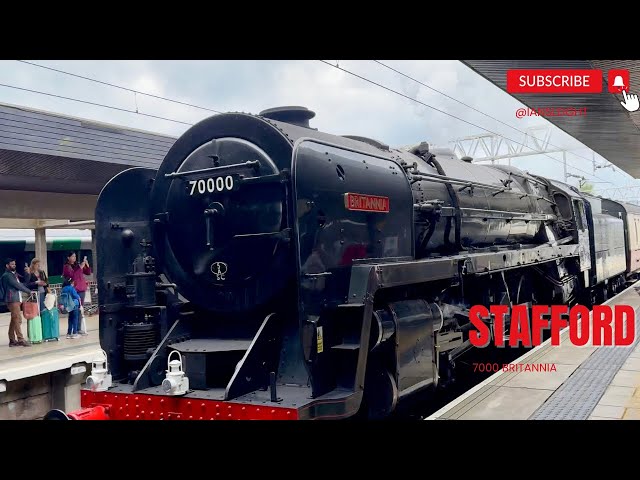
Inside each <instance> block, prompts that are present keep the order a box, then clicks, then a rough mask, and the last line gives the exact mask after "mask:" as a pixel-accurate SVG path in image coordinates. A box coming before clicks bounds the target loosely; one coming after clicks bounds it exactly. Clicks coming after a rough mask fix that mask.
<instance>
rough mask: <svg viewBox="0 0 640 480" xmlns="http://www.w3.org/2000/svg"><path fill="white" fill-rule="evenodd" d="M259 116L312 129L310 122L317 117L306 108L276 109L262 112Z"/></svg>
mask: <svg viewBox="0 0 640 480" xmlns="http://www.w3.org/2000/svg"><path fill="white" fill-rule="evenodd" d="M258 115H260V116H262V117H266V118H270V119H271V120H276V121H278V122H284V123H290V124H292V125H297V126H299V127H304V128H311V127H310V126H309V120H310V119H312V118H313V117H315V116H316V113H315V112H312V111H311V110H309V109H308V108H306V107H297V106H293V107H275V108H268V109H266V110H263V111H261V112H260V113H259V114H258Z"/></svg>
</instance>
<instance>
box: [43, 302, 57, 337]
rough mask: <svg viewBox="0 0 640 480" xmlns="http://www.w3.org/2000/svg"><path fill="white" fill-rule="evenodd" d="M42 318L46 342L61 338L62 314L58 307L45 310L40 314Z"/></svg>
mask: <svg viewBox="0 0 640 480" xmlns="http://www.w3.org/2000/svg"><path fill="white" fill-rule="evenodd" d="M40 317H41V318H42V338H43V340H44V341H45V342H51V341H53V340H55V341H56V342H57V341H58V340H59V338H58V337H59V336H60V316H59V313H58V307H54V308H52V309H51V310H47V309H45V310H43V311H42V314H41V315H40Z"/></svg>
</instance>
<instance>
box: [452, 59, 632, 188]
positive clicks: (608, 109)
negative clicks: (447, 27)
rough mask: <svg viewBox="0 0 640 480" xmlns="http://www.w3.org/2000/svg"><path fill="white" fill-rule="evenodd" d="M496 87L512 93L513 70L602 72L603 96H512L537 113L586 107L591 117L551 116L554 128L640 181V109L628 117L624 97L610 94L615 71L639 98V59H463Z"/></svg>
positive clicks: (549, 118) (601, 94)
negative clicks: (509, 88) (625, 73)
mask: <svg viewBox="0 0 640 480" xmlns="http://www.w3.org/2000/svg"><path fill="white" fill-rule="evenodd" d="M462 62H463V63H464V64H465V65H467V66H469V67H470V68H471V69H473V70H474V71H476V72H477V73H479V74H480V75H482V76H483V77H485V78H486V79H488V80H489V81H490V82H492V83H493V84H495V85H496V86H498V87H500V88H501V89H503V90H504V91H505V92H506V90H507V70H511V69H531V70H537V69H599V70H602V76H603V88H602V90H603V91H602V93H596V94H553V95H547V94H511V95H512V96H513V97H514V98H516V99H517V100H519V101H520V102H522V103H523V104H524V105H526V106H528V107H529V108H532V109H539V108H545V107H566V108H568V107H574V108H576V109H578V108H584V107H586V109H587V113H586V115H581V116H573V117H572V116H564V117H563V116H554V117H546V118H547V120H549V121H550V122H551V123H552V124H554V125H555V126H557V127H558V128H560V129H562V130H564V131H565V132H566V133H568V134H569V135H571V136H572V137H574V138H575V139H577V140H578V141H580V142H582V143H583V144H584V145H586V146H587V147H589V148H591V149H592V150H594V151H595V152H596V153H598V154H599V155H601V156H602V157H603V158H605V159H607V160H608V161H609V162H611V163H612V164H614V165H615V166H617V167H618V168H620V169H621V170H623V171H625V172H627V173H628V174H629V175H631V176H633V177H634V178H640V110H639V111H636V112H633V113H629V112H628V111H627V110H626V109H625V108H624V107H623V106H622V105H621V104H620V102H621V101H623V100H624V98H623V97H622V95H618V94H613V93H609V92H608V89H607V74H608V72H609V70H612V69H627V70H629V79H630V81H629V83H630V92H628V93H634V94H637V95H638V94H640V61H637V60H462Z"/></svg>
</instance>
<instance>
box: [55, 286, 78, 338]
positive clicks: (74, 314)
mask: <svg viewBox="0 0 640 480" xmlns="http://www.w3.org/2000/svg"><path fill="white" fill-rule="evenodd" d="M74 283H75V282H74V280H73V279H72V278H65V279H64V283H63V284H62V291H61V292H60V295H61V296H64V295H66V296H68V298H70V299H71V300H72V301H73V307H74V308H73V309H69V310H68V311H69V319H68V322H69V326H68V327H67V338H78V327H79V324H80V308H81V307H80V301H81V300H80V298H81V297H80V295H78V292H77V291H76V289H75V288H74ZM65 304H66V302H65Z"/></svg>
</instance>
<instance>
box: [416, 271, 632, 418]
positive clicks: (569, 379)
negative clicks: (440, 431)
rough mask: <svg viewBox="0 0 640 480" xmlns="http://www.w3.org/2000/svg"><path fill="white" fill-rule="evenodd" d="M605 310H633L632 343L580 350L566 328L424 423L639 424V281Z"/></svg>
mask: <svg viewBox="0 0 640 480" xmlns="http://www.w3.org/2000/svg"><path fill="white" fill-rule="evenodd" d="M605 305H609V306H611V307H613V306H615V305H630V306H631V307H633V309H634V310H635V317H636V319H635V332H636V336H635V341H634V343H633V344H631V345H630V346H627V347H604V346H593V343H592V342H591V341H590V342H588V343H587V344H586V345H585V346H581V347H578V346H575V345H573V344H571V342H570V340H569V329H568V328H566V329H564V330H563V331H562V332H561V334H560V345H558V346H553V345H551V340H547V341H546V342H544V343H542V344H541V345H539V346H538V347H535V348H533V349H532V350H531V351H529V352H528V353H526V354H525V355H523V356H522V357H520V358H519V359H517V360H515V361H513V362H511V364H510V365H513V367H511V366H508V367H507V369H506V370H505V368H504V367H502V368H500V370H499V371H498V372H497V373H495V374H493V375H492V376H491V377H489V378H487V379H486V380H485V381H484V382H482V383H480V384H478V385H476V386H475V387H474V388H472V389H471V390H469V391H468V392H466V393H465V394H463V395H462V396H460V397H458V398H456V399H455V400H454V401H452V402H451V403H449V404H448V405H445V406H444V407H443V408H441V409H440V410H438V411H437V412H435V413H433V414H432V415H430V416H429V417H427V418H425V420H640V330H639V327H640V315H639V311H640V282H636V283H634V284H633V285H631V286H630V287H629V288H627V289H625V290H624V291H622V292H620V293H619V294H618V295H616V296H615V297H613V298H611V299H610V300H609V301H607V302H605ZM527 365H529V366H528V367H527ZM535 365H537V369H538V371H534V370H535V368H534V366H535ZM551 365H554V367H555V368H551V367H550V366H551ZM543 368H544V370H543Z"/></svg>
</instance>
